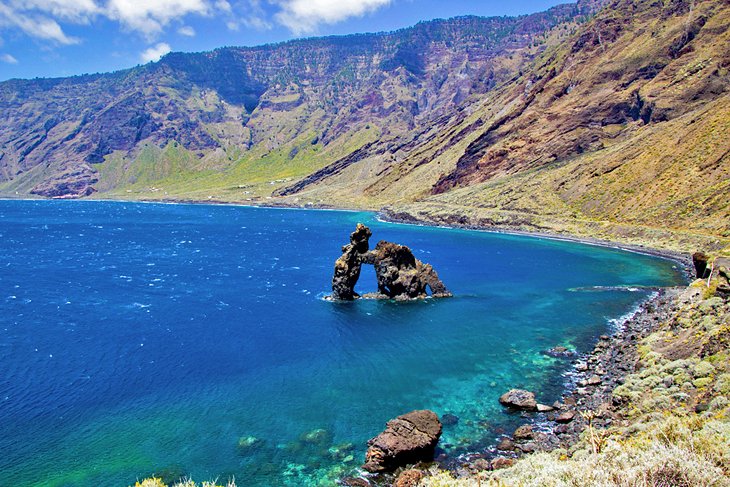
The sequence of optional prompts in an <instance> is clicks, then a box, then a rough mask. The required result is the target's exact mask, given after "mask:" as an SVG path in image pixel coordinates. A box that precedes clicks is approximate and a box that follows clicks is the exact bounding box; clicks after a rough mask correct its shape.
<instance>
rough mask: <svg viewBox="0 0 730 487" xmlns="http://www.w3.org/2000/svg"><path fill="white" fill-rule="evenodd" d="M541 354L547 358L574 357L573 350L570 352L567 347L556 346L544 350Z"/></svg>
mask: <svg viewBox="0 0 730 487" xmlns="http://www.w3.org/2000/svg"><path fill="white" fill-rule="evenodd" d="M543 354H545V355H547V356H548V357H555V358H566V357H572V356H574V355H575V350H571V349H570V348H567V347H562V346H557V347H553V348H551V349H549V350H545V351H544V352H543Z"/></svg>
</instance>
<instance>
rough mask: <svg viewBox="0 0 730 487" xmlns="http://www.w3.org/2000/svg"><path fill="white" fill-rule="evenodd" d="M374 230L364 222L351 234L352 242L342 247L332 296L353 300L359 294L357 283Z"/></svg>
mask: <svg viewBox="0 0 730 487" xmlns="http://www.w3.org/2000/svg"><path fill="white" fill-rule="evenodd" d="M371 235H372V232H371V231H370V229H369V228H368V227H366V226H365V225H363V224H362V223H358V224H357V228H356V229H355V231H354V232H352V234H350V243H349V244H348V245H345V246H344V247H342V255H341V256H340V258H339V259H337V262H335V275H334V277H333V278H332V297H333V298H334V299H340V300H345V301H349V300H353V299H355V298H356V297H358V296H357V293H355V284H357V281H358V279H360V268H361V266H362V255H363V254H364V253H365V252H367V251H368V249H369V244H368V241H369V239H370V236H371Z"/></svg>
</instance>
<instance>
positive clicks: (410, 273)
mask: <svg viewBox="0 0 730 487" xmlns="http://www.w3.org/2000/svg"><path fill="white" fill-rule="evenodd" d="M371 235H372V232H371V231H370V229H369V228H368V227H366V226H365V225H363V224H362V223H358V225H357V229H356V230H355V231H354V232H353V233H352V234H351V235H350V243H349V244H348V245H345V246H344V247H342V255H341V256H340V258H339V259H337V262H335V275H334V277H333V278H332V298H333V299H337V300H345V301H351V300H353V299H355V298H358V297H359V296H358V295H357V293H356V292H355V285H356V284H357V281H358V279H359V278H360V269H361V267H362V264H371V265H373V266H375V274H376V277H377V280H378V293H379V295H381V296H383V297H386V298H392V299H418V298H425V297H426V296H428V292H427V288H430V290H431V294H432V295H433V296H434V297H437V298H442V297H449V296H451V293H450V292H449V290H448V289H446V286H445V285H444V283H443V282H441V279H439V277H438V274H437V273H436V271H435V270H434V269H433V267H431V265H429V264H424V263H423V262H421V261H420V260H418V259H416V257H415V256H414V255H413V252H411V249H409V248H408V247H406V246H404V245H398V244H394V243H390V242H386V241H381V242H379V243H378V245H377V246H376V247H375V250H372V251H369V250H368V249H369V239H370V236H371Z"/></svg>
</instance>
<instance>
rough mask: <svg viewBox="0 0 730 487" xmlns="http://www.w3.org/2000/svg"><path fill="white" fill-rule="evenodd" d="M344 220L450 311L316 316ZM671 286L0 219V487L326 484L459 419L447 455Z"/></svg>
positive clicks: (308, 231)
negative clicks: (387, 438) (369, 249)
mask: <svg viewBox="0 0 730 487" xmlns="http://www.w3.org/2000/svg"><path fill="white" fill-rule="evenodd" d="M360 221H362V222H364V223H366V224H367V225H369V226H370V227H371V228H372V230H373V234H374V235H373V240H372V243H373V244H374V243H375V242H377V241H378V240H380V239H385V240H390V241H395V242H398V243H403V244H406V245H409V246H410V247H411V248H412V249H413V250H414V253H415V254H416V256H417V257H419V258H421V259H422V260H424V261H426V262H429V263H432V264H433V265H434V267H435V268H436V269H437V271H438V272H439V274H440V276H441V278H442V279H443V280H444V282H445V283H446V284H447V286H448V287H449V288H450V289H451V290H452V291H453V292H454V294H455V297H454V298H453V299H445V300H426V301H423V302H413V303H395V302H387V301H359V302H355V303H332V302H328V301H325V300H323V299H322V297H323V296H324V295H325V294H326V293H327V292H329V290H330V289H329V285H330V280H331V275H332V268H333V263H334V260H335V259H336V258H337V257H338V256H339V254H340V247H341V245H343V244H345V243H347V239H348V236H349V233H350V232H351V231H352V230H353V229H354V227H355V224H356V223H357V222H360ZM681 281H682V277H681V274H680V272H679V271H678V269H676V267H675V265H674V264H673V263H671V262H668V261H665V260H660V259H656V258H652V257H648V256H644V255H638V254H632V253H627V252H621V251H617V250H612V249H606V248H600V247H592V246H587V245H580V244H575V243H567V242H559V241H551V240H543V239H535V238H528V237H518V236H509V235H498V234H490V233H485V232H471V231H463V230H453V229H439V228H424V227H415V226H406V225H394V224H387V223H382V222H378V221H375V220H374V217H373V215H371V214H367V213H352V212H328V211H303V210H302V211H300V210H274V209H256V208H243V207H232V206H203V205H156V204H134V203H114V202H72V201H71V202H70V201H0V485H48V486H51V485H52V486H66V485H69V486H76V485H79V486H82V485H83V486H87V485H98V486H106V485H108V486H126V485H129V484H130V483H131V484H133V483H134V481H135V479H137V478H143V477H144V476H146V475H149V474H151V473H154V472H157V473H162V474H164V475H165V476H167V477H173V476H177V475H181V474H188V475H192V476H194V478H196V479H199V480H207V479H213V478H216V477H217V478H220V479H225V478H228V477H232V476H235V477H236V479H238V481H239V485H251V486H265V485H297V486H304V485H317V484H318V483H319V484H322V485H331V483H332V480H333V479H335V478H337V477H338V476H340V475H343V474H345V473H350V472H352V471H354V470H355V469H356V468H357V467H358V465H360V464H361V463H362V460H363V456H364V450H365V443H366V441H367V440H368V439H369V438H371V437H373V436H375V435H376V434H377V433H379V432H380V431H381V430H382V428H383V426H384V423H385V422H386V421H387V420H388V419H390V418H392V417H394V416H396V415H399V414H402V413H405V412H408V411H410V410H413V409H420V408H429V409H433V410H434V411H436V412H437V413H438V414H440V415H442V414H445V413H451V414H455V415H457V416H458V417H459V422H458V424H456V425H454V426H447V427H445V430H444V436H443V439H442V442H441V445H442V447H443V448H444V449H445V451H446V453H448V454H449V455H452V456H453V455H458V454H459V453H461V452H463V451H464V448H467V447H474V446H475V445H477V446H478V445H480V444H486V443H488V442H490V441H492V440H493V438H494V437H495V434H496V433H495V431H498V429H499V428H508V427H510V426H511V425H512V424H514V421H515V418H514V417H512V416H510V415H508V414H506V413H505V412H504V411H503V410H502V409H501V407H500V406H499V404H498V403H497V398H498V396H499V395H500V394H502V393H503V392H504V391H505V390H507V389H509V388H512V387H524V388H528V389H532V390H535V391H538V398H539V399H540V400H541V401H542V402H546V403H552V402H553V401H554V400H555V399H557V398H558V397H559V394H560V391H561V387H562V380H563V379H562V378H561V376H560V374H561V373H562V372H563V371H565V370H566V368H567V367H568V363H567V362H565V361H564V360H560V359H553V358H550V357H547V356H545V355H544V354H542V353H541V352H542V351H544V350H545V349H548V348H551V347H553V346H556V345H567V346H571V347H574V348H576V349H577V350H579V351H587V350H589V349H590V348H591V346H592V344H593V342H594V340H595V338H596V337H597V336H598V335H600V334H602V333H604V332H605V331H606V329H607V327H608V324H609V321H610V320H611V319H613V318H616V317H619V316H621V315H622V314H624V313H626V312H628V311H629V310H630V309H631V308H632V307H633V306H635V305H636V304H637V303H638V302H639V301H640V300H642V299H644V298H645V297H646V296H647V295H648V293H649V292H650V291H649V290H646V289H644V288H642V287H641V286H662V285H674V284H677V283H679V282H681ZM627 287H628V288H627ZM375 288H376V285H375V276H374V273H373V272H372V271H371V270H369V271H366V272H364V273H363V276H362V278H361V281H360V285H359V291H361V292H367V291H374V290H375ZM629 288H630V290H629ZM253 438H255V439H256V440H254V439H253ZM239 443H241V444H240V445H239Z"/></svg>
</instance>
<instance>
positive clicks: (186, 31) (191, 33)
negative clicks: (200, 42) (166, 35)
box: [177, 25, 195, 37]
mask: <svg viewBox="0 0 730 487" xmlns="http://www.w3.org/2000/svg"><path fill="white" fill-rule="evenodd" d="M177 33H178V34H180V35H183V36H186V37H195V29H193V28H192V27H190V26H189V25H183V26H182V27H180V28H179V29H178V30H177Z"/></svg>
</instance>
